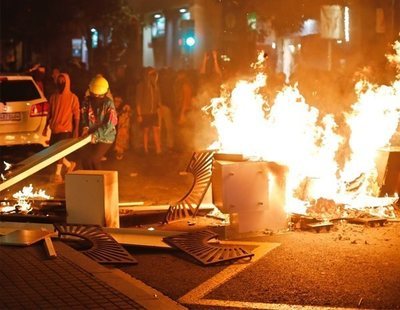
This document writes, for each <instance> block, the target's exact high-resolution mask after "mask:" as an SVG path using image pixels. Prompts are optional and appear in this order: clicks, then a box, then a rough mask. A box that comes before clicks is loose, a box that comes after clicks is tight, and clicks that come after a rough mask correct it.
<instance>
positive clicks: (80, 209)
mask: <svg viewBox="0 0 400 310" xmlns="http://www.w3.org/2000/svg"><path fill="white" fill-rule="evenodd" d="M65 199H66V205H67V222H68V223H76V224H96V225H101V226H104V227H113V228H119V206H118V204H119V197H118V172H117V171H102V170H76V171H74V172H71V173H68V174H66V176H65Z"/></svg>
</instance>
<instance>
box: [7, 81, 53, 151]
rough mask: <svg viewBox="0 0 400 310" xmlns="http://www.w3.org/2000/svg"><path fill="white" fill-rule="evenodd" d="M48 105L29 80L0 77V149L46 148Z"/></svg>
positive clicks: (33, 82) (33, 83)
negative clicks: (10, 147)
mask: <svg viewBox="0 0 400 310" xmlns="http://www.w3.org/2000/svg"><path fill="white" fill-rule="evenodd" d="M48 108H49V105H48V102H47V99H46V97H45V96H44V94H43V93H42V91H41V90H40V88H39V87H38V85H37V84H36V83H35V81H34V80H33V78H32V77H31V76H22V75H2V74H0V146H16V145H41V146H43V147H46V146H48V141H49V138H50V133H48V136H45V137H44V136H42V132H43V128H44V126H45V124H46V116H47V113H48Z"/></svg>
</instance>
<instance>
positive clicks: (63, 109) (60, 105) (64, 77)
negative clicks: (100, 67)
mask: <svg viewBox="0 0 400 310" xmlns="http://www.w3.org/2000/svg"><path fill="white" fill-rule="evenodd" d="M56 85H57V91H56V92H55V93H54V94H53V95H51V96H50V100H49V112H48V114H47V121H46V126H45V128H44V130H43V135H44V136H45V135H47V130H48V129H50V130H51V137H50V145H53V144H55V143H56V142H58V141H61V140H63V139H69V138H76V137H78V135H79V118H80V108H79V99H78V97H77V96H76V95H75V94H74V93H73V92H71V87H70V85H71V82H70V78H69V75H68V74H67V73H60V74H59V75H58V77H57V83H56ZM63 166H65V167H66V169H67V172H71V171H73V170H74V169H75V166H76V163H75V162H73V161H69V160H68V159H67V158H65V157H64V158H62V159H60V160H59V161H58V163H57V166H56V171H55V175H54V177H53V181H54V182H56V183H61V182H63V177H62V174H61V173H62V168H63Z"/></svg>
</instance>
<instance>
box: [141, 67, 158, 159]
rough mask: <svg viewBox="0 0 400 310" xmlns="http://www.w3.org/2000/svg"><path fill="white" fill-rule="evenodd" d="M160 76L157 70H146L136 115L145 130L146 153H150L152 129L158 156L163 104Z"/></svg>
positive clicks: (144, 143)
mask: <svg viewBox="0 0 400 310" xmlns="http://www.w3.org/2000/svg"><path fill="white" fill-rule="evenodd" d="M160 97H161V96H160V89H159V87H158V74H157V71H156V69H154V68H152V67H147V68H145V69H144V72H143V78H142V80H141V81H140V82H139V84H138V86H137V93H136V113H137V120H138V123H139V124H140V126H141V127H142V129H143V149H144V153H145V154H148V153H149V135H150V129H152V133H153V140H154V146H155V149H156V154H161V138H160V120H159V114H158V113H159V108H160V104H161V102H160V101H161V98H160Z"/></svg>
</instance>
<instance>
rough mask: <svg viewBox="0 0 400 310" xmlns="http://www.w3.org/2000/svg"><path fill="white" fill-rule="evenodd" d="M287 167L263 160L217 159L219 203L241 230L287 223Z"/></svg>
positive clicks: (215, 199) (215, 192) (215, 189)
mask: <svg viewBox="0 0 400 310" xmlns="http://www.w3.org/2000/svg"><path fill="white" fill-rule="evenodd" d="M285 174H286V167H284V166H281V165H278V164H276V163H270V162H262V161H241V162H232V161H218V160H217V161H215V162H214V170H213V176H212V193H213V202H214V204H215V206H216V207H217V208H218V209H220V211H221V212H223V213H229V214H230V215H231V216H230V218H231V224H232V225H233V226H235V227H238V232H239V233H244V232H254V231H260V230H265V229H270V230H279V229H284V228H286V227H287V215H286V213H285Z"/></svg>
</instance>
